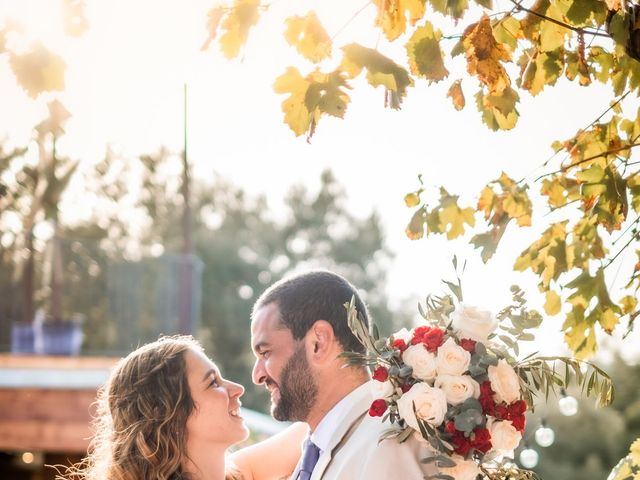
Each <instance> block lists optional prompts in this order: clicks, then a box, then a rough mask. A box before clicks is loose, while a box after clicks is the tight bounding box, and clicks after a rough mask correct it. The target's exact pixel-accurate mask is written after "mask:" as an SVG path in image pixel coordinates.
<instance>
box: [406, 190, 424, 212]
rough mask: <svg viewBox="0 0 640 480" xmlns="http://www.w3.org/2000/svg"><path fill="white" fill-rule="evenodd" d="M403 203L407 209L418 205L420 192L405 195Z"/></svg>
mask: <svg viewBox="0 0 640 480" xmlns="http://www.w3.org/2000/svg"><path fill="white" fill-rule="evenodd" d="M404 203H405V205H406V206H407V207H409V208H413V207H417V206H418V205H420V191H417V192H411V193H407V194H406V195H405V196H404Z"/></svg>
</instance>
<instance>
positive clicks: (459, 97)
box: [447, 80, 465, 110]
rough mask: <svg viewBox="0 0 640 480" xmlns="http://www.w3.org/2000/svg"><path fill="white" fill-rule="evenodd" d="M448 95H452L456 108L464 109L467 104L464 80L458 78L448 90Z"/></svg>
mask: <svg viewBox="0 0 640 480" xmlns="http://www.w3.org/2000/svg"><path fill="white" fill-rule="evenodd" d="M447 97H451V101H452V102H453V107H454V108H455V109H456V110H462V109H463V108H464V105H465V100H464V92H463V91H462V80H456V81H455V82H453V83H452V84H451V86H450V87H449V90H447Z"/></svg>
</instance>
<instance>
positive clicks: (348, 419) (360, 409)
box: [293, 382, 372, 480]
mask: <svg viewBox="0 0 640 480" xmlns="http://www.w3.org/2000/svg"><path fill="white" fill-rule="evenodd" d="M353 394H354V397H355V398H354V399H353V402H352V404H351V405H350V406H349V409H348V410H347V413H346V414H345V415H344V416H343V417H342V418H341V419H340V421H339V422H338V424H337V425H335V433H334V434H333V435H332V436H331V442H330V443H329V445H328V447H327V449H326V450H325V451H323V452H322V454H321V455H320V458H319V459H318V463H316V466H315V468H314V469H313V475H312V476H311V480H320V479H321V478H322V475H323V474H324V472H325V470H326V469H327V467H328V466H329V464H330V463H331V459H332V458H333V456H334V454H335V453H336V452H337V451H338V450H339V449H340V448H341V447H342V445H343V443H344V442H343V440H347V439H348V437H349V436H350V433H351V432H352V431H353V430H355V428H357V426H358V425H359V424H360V422H361V421H362V419H363V417H364V415H365V414H366V413H367V411H368V410H369V407H370V406H371V401H372V395H371V387H370V385H369V383H368V382H367V383H365V384H364V385H362V386H360V387H358V388H357V389H356V390H355V391H354V392H353ZM296 474H297V471H296ZM293 478H294V479H295V477H293Z"/></svg>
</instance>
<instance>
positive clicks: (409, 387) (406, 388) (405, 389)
mask: <svg viewBox="0 0 640 480" xmlns="http://www.w3.org/2000/svg"><path fill="white" fill-rule="evenodd" d="M411 387H413V385H409V384H408V383H405V384H404V385H401V386H400V390H402V393H407V392H408V391H409V390H411Z"/></svg>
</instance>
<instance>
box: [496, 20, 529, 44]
mask: <svg viewBox="0 0 640 480" xmlns="http://www.w3.org/2000/svg"><path fill="white" fill-rule="evenodd" d="M492 28H493V36H494V37H495V39H496V40H497V41H498V42H500V43H503V44H505V45H508V46H509V48H510V49H511V51H514V50H515V49H516V46H517V44H518V40H519V39H521V38H524V34H523V32H522V26H521V25H520V20H518V19H517V18H515V17H512V16H511V15H509V14H506V15H505V16H504V17H502V18H501V19H500V20H498V21H497V22H495V23H494V24H493V26H492Z"/></svg>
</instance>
